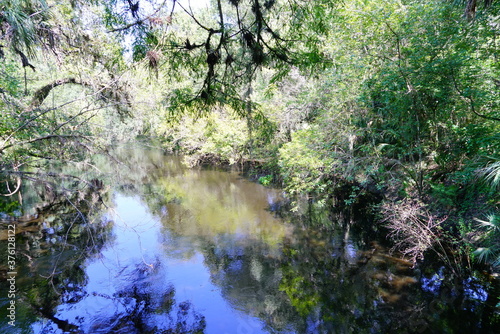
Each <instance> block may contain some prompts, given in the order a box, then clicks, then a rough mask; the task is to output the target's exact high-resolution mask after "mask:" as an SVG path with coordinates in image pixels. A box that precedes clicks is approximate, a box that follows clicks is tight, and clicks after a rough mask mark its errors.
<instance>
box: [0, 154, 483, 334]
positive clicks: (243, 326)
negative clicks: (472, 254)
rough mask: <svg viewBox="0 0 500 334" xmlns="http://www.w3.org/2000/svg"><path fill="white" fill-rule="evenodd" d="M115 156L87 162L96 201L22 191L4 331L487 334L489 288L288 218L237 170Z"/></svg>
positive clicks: (332, 220) (277, 199) (274, 197)
mask: <svg viewBox="0 0 500 334" xmlns="http://www.w3.org/2000/svg"><path fill="white" fill-rule="evenodd" d="M117 154H118V156H120V158H121V159H122V161H124V162H125V164H121V163H118V162H109V161H107V160H104V159H102V160H99V159H98V161H96V162H95V163H96V164H97V165H99V164H101V166H100V168H99V169H100V172H101V173H104V174H101V176H100V178H99V179H96V180H95V181H93V182H94V184H95V185H98V187H97V188H103V189H102V190H101V192H100V194H99V195H97V194H95V193H92V192H88V193H85V192H83V194H79V195H78V196H79V198H76V197H78V196H76V195H72V194H64V196H62V195H63V194H62V193H59V194H57V195H53V196H52V198H49V197H50V196H48V195H47V194H46V193H37V194H35V193H33V189H34V188H36V186H37V185H36V184H32V185H31V188H29V187H27V188H26V189H24V191H25V200H24V202H25V203H27V204H25V213H26V215H24V216H23V217H22V219H17V220H16V221H15V224H17V225H16V226H17V231H16V232H17V235H16V257H17V260H16V261H17V264H16V265H17V268H16V272H17V275H16V286H17V289H18V291H17V295H16V326H15V327H12V326H10V325H9V323H8V321H9V319H8V318H7V315H8V312H7V306H8V305H9V301H10V300H9V299H8V298H7V294H6V292H5V291H7V289H8V284H6V278H7V272H8V270H7V268H6V267H4V266H3V264H2V266H0V270H1V275H2V277H1V278H2V279H1V284H2V295H1V296H0V306H1V311H0V317H1V318H0V324H1V327H0V331H1V332H2V333H89V334H93V333H214V334H224V333H230V334H232V333H234V334H237V333H238V334H239V333H391V332H401V333H404V332H411V333H424V332H436V333H443V332H449V333H454V332H455V333H458V332H464V333H465V332H468V333H472V332H488V331H489V328H488V326H487V324H486V323H485V322H484V321H483V320H482V319H483V318H484V316H483V315H482V313H484V312H486V311H484V309H485V307H484V304H485V301H486V300H487V299H488V291H487V287H483V286H480V285H477V284H475V281H474V279H472V278H468V280H466V281H464V280H457V279H455V280H453V279H452V277H450V276H447V274H446V271H445V270H444V269H442V270H440V271H433V272H429V273H426V272H425V271H423V270H415V269H413V268H411V264H410V263H408V262H406V261H404V260H401V259H400V258H399V257H397V256H395V255H391V254H389V252H388V251H387V250H386V249H385V247H384V246H382V245H381V244H380V243H379V242H377V241H375V240H370V239H369V238H368V237H367V235H366V234H363V233H361V231H362V230H364V229H366V228H367V227H366V225H364V226H363V227H361V228H360V227H359V225H360V224H356V223H353V222H352V221H346V220H345V219H343V218H342V217H333V216H330V215H328V214H327V213H326V212H317V211H314V212H313V211H309V212H307V211H306V212H305V213H304V214H298V215H295V216H294V215H288V214H283V213H282V212H281V210H280V207H281V205H282V201H283V199H282V195H281V193H280V191H278V190H275V189H270V188H265V187H263V186H260V185H258V184H255V183H252V182H250V181H248V180H245V179H244V178H242V177H241V176H240V175H239V174H238V173H236V172H227V171H226V172H224V171H217V170H202V169H185V168H183V167H182V165H181V163H180V161H179V159H177V158H175V157H166V156H164V155H163V154H162V153H161V152H159V151H156V150H148V149H141V148H134V149H132V148H130V147H129V148H124V149H122V150H121V151H118V153H117ZM65 172H68V171H65ZM102 175H104V176H102ZM87 177H89V175H87ZM101 182H102V184H101ZM46 188H47V187H46V186H45V190H44V191H46V190H47V189H46ZM37 196H38V197H37ZM58 196H59V197H61V196H62V197H63V199H62V200H57V199H56V198H57V197H58ZM75 196H76V197H75ZM30 198H39V199H40V198H42V199H44V201H45V202H43V201H41V202H36V201H35V200H34V199H33V200H31V201H30V200H29V199H30ZM36 203H38V206H39V208H38V211H35V210H34V207H35V205H36ZM40 203H42V204H40ZM26 206H28V207H26ZM28 214H31V216H29V215H28ZM6 223H12V221H9V220H8V217H4V220H3V224H6ZM356 226H358V228H356ZM0 239H1V240H2V248H1V251H2V254H6V253H7V248H6V243H5V241H6V240H7V235H6V234H5V231H2V234H1V235H0ZM447 281H450V283H449V284H448V283H446V282H447ZM492 332H493V331H492Z"/></svg>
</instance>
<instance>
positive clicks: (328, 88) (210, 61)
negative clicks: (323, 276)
mask: <svg viewBox="0 0 500 334" xmlns="http://www.w3.org/2000/svg"><path fill="white" fill-rule="evenodd" d="M194 3H195V2H194V1H193V5H194ZM499 34H500V5H499V4H498V3H497V2H496V1H490V0H484V1H476V0H469V1H444V0H425V1H422V0H404V1H396V0H394V1H392V0H391V1H383V2H381V1H375V0H356V1H348V2H341V1H336V2H331V1H323V0H316V1H300V0H294V1H281V0H266V1H263V0H229V1H225V0H212V1H211V2H210V3H207V4H204V5H202V6H201V7H196V8H195V7H192V6H191V5H190V4H189V2H188V1H151V2H150V1H145V0H144V1H137V2H134V1H130V0H127V1H124V0H123V1H122V0H94V1H83V0H72V1H57V2H56V1H50V0H47V1H45V0H23V1H21V0H4V1H2V2H1V3H0V44H1V45H0V58H1V62H0V73H1V75H0V108H1V114H0V159H1V160H0V173H1V174H2V180H3V184H2V185H1V187H2V195H3V197H8V198H10V199H11V201H10V202H6V203H4V204H1V205H2V207H0V208H1V211H5V212H11V211H15V208H16V205H18V204H19V203H20V202H22V196H21V193H20V192H19V191H18V190H19V189H20V187H21V185H22V182H23V180H24V179H26V178H30V179H31V180H37V181H39V182H44V183H45V184H46V185H48V186H55V183H54V182H53V179H54V178H57V177H58V178H61V177H66V178H70V177H71V176H69V175H66V176H64V175H54V174H51V173H49V172H47V171H46V168H47V166H48V164H49V163H50V162H52V161H54V160H55V161H58V162H65V163H68V164H88V163H89V161H90V160H89V158H88V153H89V152H90V153H93V152H96V151H98V150H101V149H102V150H105V147H106V146H107V145H110V144H112V143H115V142H116V141H125V140H132V139H135V138H136V137H137V136H141V137H155V138H158V139H160V141H161V143H162V146H163V147H164V148H165V149H167V150H169V151H171V152H177V153H181V154H183V155H184V156H185V161H186V163H187V164H188V165H191V166H193V165H196V164H199V163H204V162H211V163H213V162H224V163H228V164H250V165H253V166H259V169H258V172H257V173H258V174H257V176H258V177H260V181H261V182H262V183H264V184H269V183H270V182H272V181H274V182H276V183H282V184H283V185H284V187H285V188H286V190H287V192H288V194H290V196H291V198H293V199H294V200H295V203H296V204H295V205H296V206H298V199H299V198H300V197H303V196H307V197H308V198H310V199H313V200H314V202H315V203H317V204H318V205H323V206H335V207H342V208H349V207H353V206H356V205H360V204H363V205H366V202H369V203H370V205H371V206H372V209H374V212H376V215H377V219H378V221H380V223H381V224H383V225H384V226H386V227H387V233H389V234H390V235H391V236H392V237H393V240H394V242H395V244H396V245H397V246H399V247H400V249H401V250H402V251H403V252H404V253H406V255H408V256H409V257H410V258H412V259H413V260H414V261H417V260H418V259H420V258H422V257H423V255H424V253H426V252H428V251H434V253H435V254H436V255H437V256H438V257H440V258H441V260H443V261H445V262H446V263H447V264H448V265H449V267H450V268H451V269H452V270H454V271H457V272H459V271H462V270H464V268H466V267H467V266H469V263H471V261H470V260H471V259H472V260H474V261H472V263H477V264H485V265H486V266H488V268H490V269H495V270H498V268H500V213H499V206H500V197H499V193H498V187H499V185H500V150H499V149H500V132H499V130H500V112H499V106H500V61H499V59H498V57H500V55H499V48H498V43H499V41H498V39H499V37H500V36H499ZM44 171H45V172H44ZM95 186H96V184H95V183H93V182H91V180H79V182H76V183H71V184H68V186H67V188H65V190H66V191H68V192H70V191H75V190H79V189H82V187H83V188H85V187H95ZM16 203H17V204H16Z"/></svg>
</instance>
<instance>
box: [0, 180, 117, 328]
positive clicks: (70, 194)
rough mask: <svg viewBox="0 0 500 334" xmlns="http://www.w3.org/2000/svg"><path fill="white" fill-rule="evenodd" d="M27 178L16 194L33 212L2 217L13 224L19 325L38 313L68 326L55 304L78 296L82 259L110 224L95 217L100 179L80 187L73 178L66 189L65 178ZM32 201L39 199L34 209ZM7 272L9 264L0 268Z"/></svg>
mask: <svg viewBox="0 0 500 334" xmlns="http://www.w3.org/2000/svg"><path fill="white" fill-rule="evenodd" d="M29 181H30V180H29V179H28V180H27V182H25V186H23V188H22V189H21V190H20V193H21V192H22V193H23V196H22V198H24V199H25V200H26V202H27V204H25V205H28V206H29V208H28V209H27V210H26V211H27V212H31V214H25V215H21V216H19V214H17V216H16V217H6V216H4V219H5V221H7V222H9V224H14V225H15V226H16V262H17V263H16V264H17V268H16V271H17V273H18V274H17V278H16V287H17V291H18V292H17V296H16V297H17V299H16V300H17V309H18V312H19V316H18V318H17V321H18V323H19V325H18V326H19V327H25V326H29V325H30V323H32V322H35V321H36V318H37V317H39V316H42V317H45V318H47V319H50V320H51V321H52V322H53V323H55V324H56V325H57V326H58V327H59V328H60V329H64V330H72V329H74V328H75V327H74V326H73V325H71V324H69V323H68V322H66V321H64V320H60V319H57V318H56V317H55V308H56V307H57V306H58V305H59V304H60V303H61V302H64V301H65V300H67V299H68V298H72V299H78V298H79V294H81V291H82V287H83V286H84V285H85V284H86V279H87V278H86V275H85V272H84V270H83V268H82V265H83V263H84V261H85V260H86V259H87V258H90V257H93V256H95V255H96V254H99V252H100V251H101V249H102V247H103V245H104V244H105V242H106V241H107V239H108V238H109V237H110V235H109V232H110V228H111V224H109V222H106V221H98V220H96V217H97V215H99V212H100V209H101V208H102V204H103V201H102V197H101V195H102V194H101V193H100V189H102V184H101V182H100V181H98V180H92V181H90V182H87V185H90V186H87V187H84V188H79V187H78V182H75V181H74V180H72V183H74V184H73V188H72V191H69V188H65V186H64V185H61V184H63V183H64V182H65V181H66V180H62V181H61V184H60V186H57V185H56V184H55V182H53V181H48V180H45V181H43V182H42V181H40V180H32V181H34V182H32V183H30V182H29ZM92 185H93V187H92ZM33 203H37V205H36V211H35V210H33V207H32V205H33ZM35 212H36V213H35ZM2 232H5V231H2ZM3 236H4V234H3V233H2V239H3ZM4 247H6V244H5V243H2V248H4ZM3 254H7V252H6V251H5V252H3ZM6 272H7V268H2V273H3V274H4V275H5V273H6ZM4 275H2V276H4ZM4 283H5V280H2V284H4ZM69 296H71V297H69ZM2 297H5V296H2ZM4 302H5V301H2V303H4ZM7 302H8V301H7ZM3 311H4V310H3V308H2V312H3ZM0 316H3V315H0ZM3 318H5V317H2V319H3ZM25 330H28V329H27V328H25Z"/></svg>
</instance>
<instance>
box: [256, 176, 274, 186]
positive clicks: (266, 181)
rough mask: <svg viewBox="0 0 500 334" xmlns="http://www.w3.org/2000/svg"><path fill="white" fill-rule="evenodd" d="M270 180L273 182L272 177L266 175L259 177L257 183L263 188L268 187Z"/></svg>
mask: <svg viewBox="0 0 500 334" xmlns="http://www.w3.org/2000/svg"><path fill="white" fill-rule="evenodd" d="M272 180H273V176H272V175H266V176H261V177H259V183H260V184H262V185H264V186H268V185H270V184H271V182H272Z"/></svg>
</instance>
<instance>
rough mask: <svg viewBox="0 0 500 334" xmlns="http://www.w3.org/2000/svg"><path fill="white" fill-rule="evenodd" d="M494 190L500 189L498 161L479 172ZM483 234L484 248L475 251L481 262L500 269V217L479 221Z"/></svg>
mask: <svg viewBox="0 0 500 334" xmlns="http://www.w3.org/2000/svg"><path fill="white" fill-rule="evenodd" d="M479 174H480V176H482V177H483V178H484V179H485V180H486V181H487V182H488V184H489V185H490V186H491V187H492V188H493V189H499V188H500V160H497V161H495V162H493V163H491V164H489V165H488V166H486V167H484V168H482V169H481V170H480V171H479ZM476 221H477V222H478V223H479V229H480V231H481V232H482V234H481V237H480V239H479V242H480V244H481V245H482V247H479V248H477V249H476V250H475V251H474V253H473V254H474V255H475V256H477V259H478V261H479V262H483V263H489V264H491V265H492V266H493V267H494V268H496V269H499V268H500V215H498V214H489V215H487V216H486V219H484V220H482V219H477V218H476Z"/></svg>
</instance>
